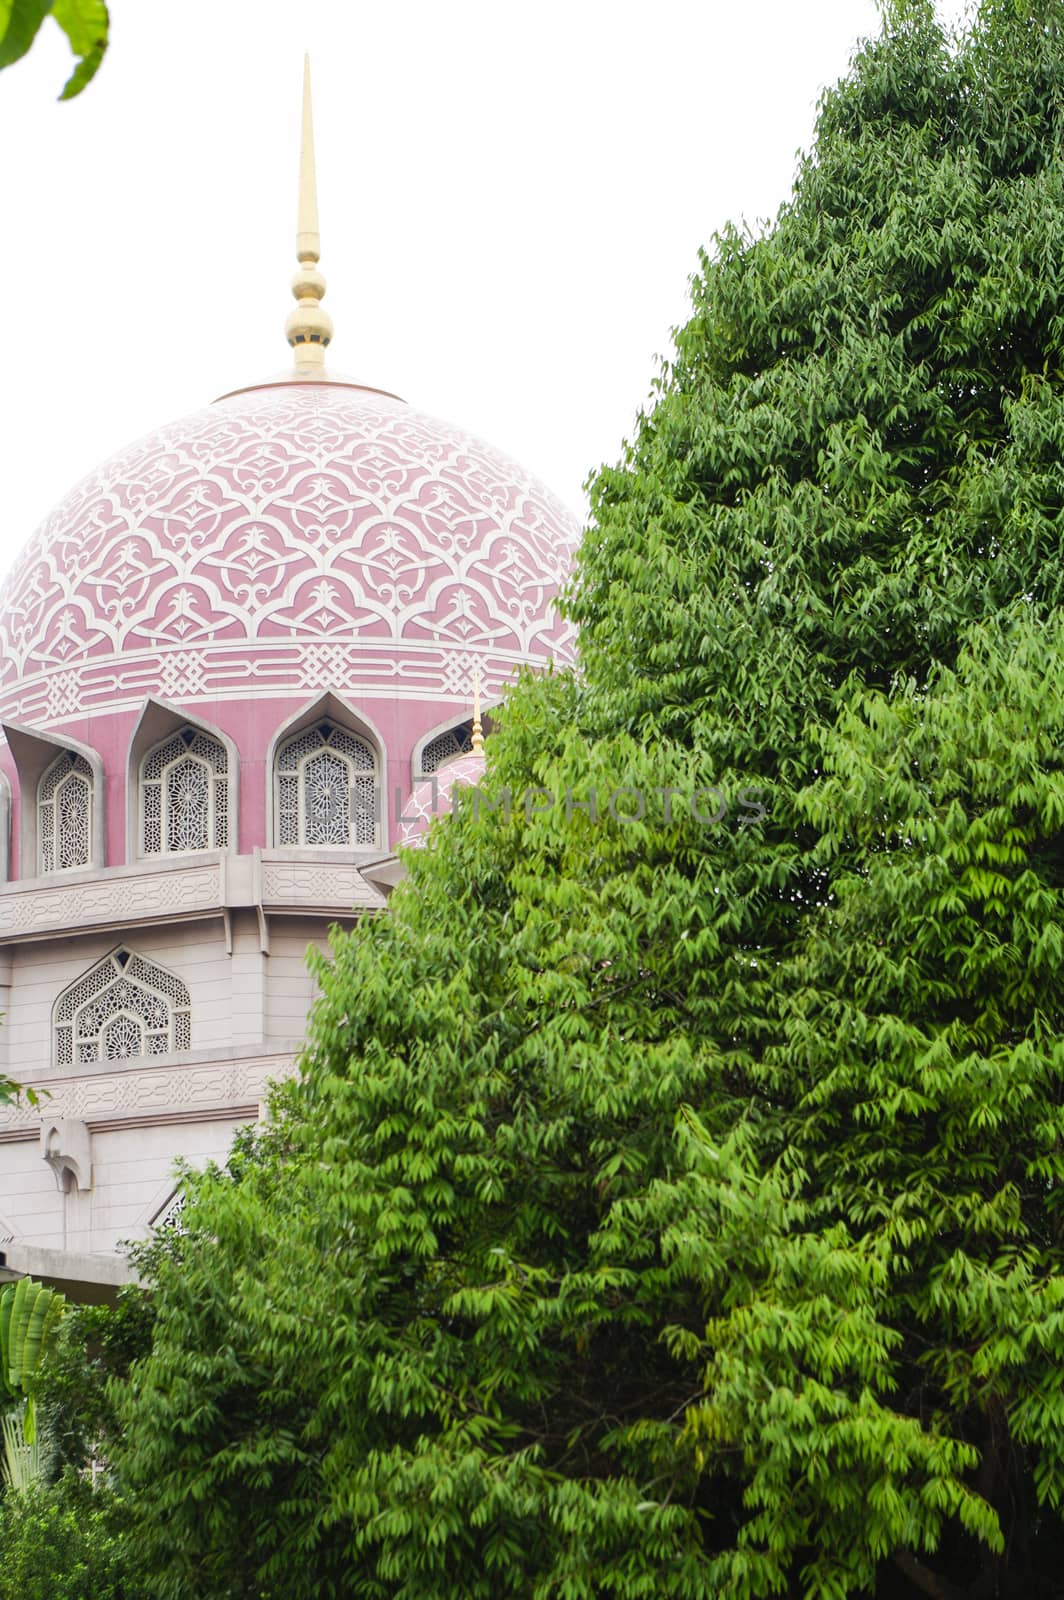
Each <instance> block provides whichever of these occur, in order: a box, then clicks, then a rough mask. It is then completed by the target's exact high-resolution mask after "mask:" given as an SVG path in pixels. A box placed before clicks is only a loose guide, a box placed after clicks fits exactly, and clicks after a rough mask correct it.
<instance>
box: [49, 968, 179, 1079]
mask: <svg viewBox="0 0 1064 1600" xmlns="http://www.w3.org/2000/svg"><path fill="white" fill-rule="evenodd" d="M189 1004H190V1002H189V993H188V989H187V988H186V986H185V985H184V984H183V983H182V981H181V979H180V978H178V977H175V976H174V974H173V973H172V972H166V971H164V969H163V968H162V967H157V966H156V965H155V963H154V962H152V961H146V960H145V959H144V957H143V956H138V955H135V954H133V953H132V952H131V951H129V950H125V949H121V950H115V951H113V952H112V953H111V954H110V955H109V956H105V957H104V958H103V960H102V961H99V962H97V964H96V965H95V966H94V967H91V968H90V969H89V971H88V972H86V973H85V974H84V976H83V977H81V978H78V980H77V981H76V982H75V983H72V984H71V985H70V987H69V988H68V989H65V990H64V991H63V993H62V994H61V995H60V997H59V1000H58V1001H57V1003H56V1008H55V1059H56V1064H57V1065H58V1066H61V1067H69V1066H74V1065H77V1066H85V1065H89V1064H91V1063H93V1062H99V1061H126V1060H129V1059H130V1058H132V1057H135V1056H160V1055H167V1054H169V1052H170V1051H172V1050H188V1049H189V1048H190V1045H191V1018H190V1013H189Z"/></svg>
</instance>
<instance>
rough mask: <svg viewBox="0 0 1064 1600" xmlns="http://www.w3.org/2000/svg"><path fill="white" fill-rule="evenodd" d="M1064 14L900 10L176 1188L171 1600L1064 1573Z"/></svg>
mask: <svg viewBox="0 0 1064 1600" xmlns="http://www.w3.org/2000/svg"><path fill="white" fill-rule="evenodd" d="M1062 27H1064V4H1062V3H1061V0H1041V3H1032V4H1027V5H1017V4H1015V3H1013V0H1008V3H1005V0H988V3H987V4H985V5H984V6H983V9H982V12H981V14H980V18H979V21H978V24H977V25H976V27H975V29H974V31H973V32H972V34H971V36H970V37H969V38H967V39H966V40H965V41H964V42H962V44H961V45H960V46H959V47H958V48H953V49H951V48H948V46H947V42H946V41H945V40H944V39H943V37H942V36H941V33H940V31H939V30H938V28H937V27H936V25H935V22H934V19H933V17H932V15H931V13H930V8H929V7H925V6H921V5H911V6H908V7H907V8H905V9H904V11H901V12H898V13H891V15H890V16H889V17H888V20H887V23H886V25H885V27H884V31H883V34H882V36H881V37H880V38H878V39H876V40H875V41H873V42H871V43H869V44H868V45H867V46H866V47H865V48H863V49H862V50H861V52H860V53H859V55H858V57H857V58H856V60H855V64H854V67H853V70H852V72H851V74H850V76H849V77H848V78H847V79H846V80H845V81H844V82H843V83H841V84H840V85H839V86H838V87H837V88H836V89H834V90H833V91H831V92H830V93H829V94H828V95H827V96H826V97H825V100H824V102H823V106H822V109H821V113H820V117H819V122H818V129H817V135H816V142H815V147H814V149H813V151H812V153H811V154H810V156H809V157H808V159H807V160H805V161H804V163H803V164H802V166H801V169H800V172H799V175H798V179H797V182H796V186H795V190H794V193H793V196H792V199H791V201H790V202H789V203H788V204H787V205H786V206H785V207H784V209H783V210H782V212H781V214H780V216H779V217H778V219H777V221H776V223H775V225H774V226H773V227H772V228H771V230H770V231H769V232H767V233H766V235H765V236H764V237H760V238H756V239H755V238H749V237H746V236H740V235H738V234H728V235H726V236H725V237H723V238H721V239H719V240H718V241H717V243H716V247H715V250H714V252H713V254H712V255H711V256H708V257H707V258H706V259H705V261H704V262H703V266H702V271H701V273H700V275H699V277H698V280H697V282H696V284H695V303H694V313H693V316H692V319H691V321H690V322H689V324H688V325H687V327H686V328H684V329H683V330H682V332H681V333H680V334H679V335H678V347H677V357H676V360H675V362H674V364H673V365H672V366H671V367H670V369H669V371H668V372H667V373H666V374H665V375H664V376H663V378H662V381H661V384H660V388H659V391H658V393H657V394H656V397H655V403H654V405H653V407H652V409H651V410H650V411H649V412H648V414H647V415H646V416H645V417H644V418H643V419H642V420H641V423H640V426H639V430H638V435H637V437H636V439H635V442H634V444H633V445H632V447H631V449H630V450H629V451H628V454H627V456H626V459H625V460H624V462H623V464H622V465H621V466H620V467H618V468H617V469H616V470H609V471H604V472H603V473H601V475H600V476H599V478H598V479H597V481H596V483H595V486H594V494H593V519H592V525H591V529H590V532H589V534H588V536H587V539H586V542H585V547H584V550H583V553H582V555H581V558H580V564H579V569H578V573H577V577H576V580H575V584H574V588H573V591H572V595H571V598H570V601H569V607H570V610H571V613H572V615H573V616H574V617H575V619H576V620H577V621H578V622H579V623H580V625H581V630H582V652H583V655H582V672H581V675H580V676H579V678H572V677H569V676H565V675H559V676H556V677H553V678H545V679H542V680H540V681H538V682H525V683H523V684H522V685H521V686H520V687H519V689H518V690H517V691H516V692H515V693H514V695H513V696H512V698H511V700H510V702H509V705H508V708H507V711H506V714H505V718H504V723H503V726H502V729H501V731H500V732H499V733H498V734H497V735H496V736H495V738H494V739H493V741H492V746H493V753H492V760H491V766H490V771H489V777H488V780H487V783H486V790H487V791H488V792H490V794H491V795H492V797H493V798H494V800H495V801H497V802H499V804H498V809H496V810H494V811H489V810H488V808H487V806H486V805H485V804H483V803H479V804H478V803H475V801H474V799H473V798H467V800H466V801H465V802H464V803H463V805H462V806H461V807H460V808H459V811H458V814H457V815H456V816H455V818H453V819H452V820H451V821H450V822H449V823H447V824H446V825H444V826H441V827H439V828H438V829H437V831H436V834H435V837H434V841H433V844H432V847H431V848H429V849H428V850H426V851H425V852H424V853H422V854H421V855H420V856H417V857H416V858H414V859H412V861H411V863H410V876H409V880H408V882H407V883H406V884H405V885H404V886H403V887H401V888H400V890H399V891H398V892H397V894H396V897H395V901H394V907H393V910H394V914H393V915H391V916H389V917H387V918H384V919H381V920H379V921H375V922H372V923H369V924H366V925H364V926H362V927H361V928H360V929H359V930H358V931H357V932H356V933H355V934H353V935H351V936H350V937H346V936H345V937H338V938H337V939H336V942H335V948H334V954H333V960H332V961H331V963H328V964H322V967H321V981H322V987H323V998H322V1001H321V1003H320V1005H319V1008H318V1010H317V1012H316V1015H315V1018H314V1021H313V1027H312V1035H311V1043H310V1047H309V1050H308V1054H307V1059H306V1063H305V1072H304V1074H303V1076H302V1078H301V1079H300V1081H299V1082H298V1083H296V1084H295V1085H292V1086H290V1087H289V1088H287V1089H286V1090H284V1091H283V1092H282V1093H281V1094H280V1095H279V1096H278V1100H277V1104H276V1107H275V1117H274V1121H273V1124H272V1126H271V1127H270V1128H269V1130H268V1131H267V1132H265V1133H264V1134H263V1135H262V1136H261V1137H260V1138H259V1139H258V1140H256V1141H251V1142H249V1143H248V1144H247V1145H246V1146H245V1147H244V1148H242V1149H241V1150H240V1151H239V1152H238V1155H237V1157H236V1159H235V1160H234V1163H233V1165H232V1169H231V1170H230V1171H229V1172H227V1173H224V1174H223V1173H214V1174H209V1175H207V1176H206V1177H205V1178H203V1179H199V1180H192V1179H190V1184H191V1187H192V1191H193V1203H192V1204H191V1205H190V1206H189V1208H188V1210H187V1211H186V1213H185V1219H186V1221H187V1224H188V1230H189V1231H188V1233H187V1235H186V1236H185V1237H184V1238H181V1239H178V1240H175V1241H174V1242H173V1246H172V1248H171V1249H170V1250H169V1251H167V1252H163V1253H161V1254H160V1256H159V1258H158V1260H157V1263H156V1267H155V1274H154V1275H155V1283H156V1289H155V1297H156V1313H157V1321H156V1324H155V1332H154V1340H153V1346H152V1351H151V1354H150V1355H149V1356H148V1357H147V1358H146V1359H144V1360H142V1361H141V1362H139V1363H136V1364H135V1365H134V1367H133V1369H132V1374H131V1377H130V1379H129V1381H128V1383H126V1384H125V1385H124V1386H122V1388H121V1390H120V1392H118V1393H117V1394H116V1400H117V1404H118V1406H119V1412H120V1416H121V1424H122V1427H121V1436H120V1438H118V1439H117V1440H116V1442H115V1443H114V1444H113V1445H112V1455H113V1460H114V1464H115V1465H116V1468H117V1471H118V1474H119V1478H120V1481H121V1482H122V1484H123V1488H124V1492H126V1493H127V1494H128V1495H129V1496H130V1497H131V1499H132V1502H133V1505H134V1510H135V1515H136V1517H137V1519H138V1528H137V1542H138V1549H140V1550H142V1551H143V1552H144V1553H145V1554H146V1555H147V1557H148V1561H149V1565H150V1568H151V1570H152V1573H153V1577H152V1579H151V1583H150V1592H151V1593H152V1594H154V1595H157V1596H159V1597H164V1600H177V1597H178V1596H187V1595H191V1594H195V1595H197V1596H202V1597H207V1600H213V1597H218V1600H221V1597H223V1596H224V1597H227V1600H236V1597H243V1596H248V1597H251V1596H255V1597H257V1596H259V1595H261V1594H269V1595H270V1596H272V1597H274V1600H289V1597H290V1600H297V1597H299V1600H302V1597H304V1596H305V1595H306V1594H308V1593H314V1594H315V1595H319V1596H322V1597H329V1596H337V1597H339V1596H348V1595H351V1596H366V1597H371V1596H372V1597H384V1596H396V1597H398V1596H402V1597H403V1600H430V1597H431V1600H437V1597H439V1596H441V1595H447V1596H451V1597H455V1600H473V1597H481V1596H484V1597H489V1596H491V1597H494V1596H497V1595H502V1594H514V1595H518V1594H519V1595H523V1596H535V1597H542V1600H546V1597H547V1596H551V1597H555V1596H556V1597H559V1600H582V1597H588V1600H590V1597H592V1596H596V1597H597V1596H615V1597H618V1600H621V1597H624V1600H628V1597H637V1596H646V1597H651V1596H652V1597H654V1600H661V1597H666V1596H674V1597H692V1600H694V1597H703V1596H707V1597H708V1596H711V1595H728V1596H734V1597H736V1600H739V1597H745V1596H765V1595H772V1594H785V1595H794V1596H799V1595H802V1596H804V1595H810V1596H818V1597H829V1596H846V1595H852V1596H859V1595H860V1596H869V1595H875V1596H877V1597H889V1596H903V1595H913V1594H925V1595H931V1596H940V1597H948V1600H954V1597H970V1600H974V1597H977V1596H990V1595H1001V1596H1005V1595H1020V1594H1023V1595H1025V1596H1028V1595H1042V1594H1049V1593H1052V1592H1053V1590H1054V1585H1055V1584H1056V1583H1057V1582H1058V1581H1059V1578H1058V1575H1059V1573H1060V1571H1062V1570H1064V1530H1062V1527H1061V1519H1060V1506H1061V1499H1062V1495H1064V1394H1062V1386H1064V1365H1062V1363H1061V1359H1060V1358H1061V1352H1062V1333H1061V1330H1062V1326H1064V1322H1062V1319H1064V1237H1062V1216H1061V1206H1062V1196H1064V1111H1062V1106H1061V1101H1062V1072H1064V1040H1062V1037H1061V1035H1062V1028H1061V1023H1062V1016H1064V970H1062V961H1061V955H1062V942H1064V901H1062V882H1064V758H1062V751H1064V670H1062V668H1064V632H1062V619H1061V612H1060V602H1061V589H1062V585H1064V569H1062V564H1061V559H1060V557H1061V531H1060V530H1061V525H1062V524H1061V508H1062V503H1064V468H1062V466H1061V459H1062V456H1064V316H1062V313H1064V290H1062V287H1061V286H1062V284H1064V164H1062V162H1061V149H1060V143H1061V127H1062V122H1061V117H1062V90H1064V42H1062V32H1061V30H1062ZM505 789H509V790H510V791H511V792H512V794H513V796H514V797H515V803H514V805H513V807H512V810H511V814H510V815H509V817H507V816H506V815H505V810H504V807H503V805H502V803H501V795H502V792H503V790H505ZM622 789H623V790H625V791H626V793H625V794H623V795H619V794H618V793H617V792H616V791H619V790H622ZM710 790H713V791H716V792H715V793H712V794H711V793H710V792H709V791H710ZM531 791H535V792H531ZM548 793H549V794H551V795H553V796H555V797H557V799H556V801H555V803H553V804H552V803H550V802H549V800H548V798H547V795H548ZM593 797H594V798H593ZM760 808H763V814H761V809H760ZM625 818H627V819H630V820H624V819H625Z"/></svg>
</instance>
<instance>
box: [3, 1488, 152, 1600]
mask: <svg viewBox="0 0 1064 1600" xmlns="http://www.w3.org/2000/svg"><path fill="white" fill-rule="evenodd" d="M122 1535H123V1507H122V1504H121V1501H119V1500H117V1499H116V1498H115V1497H114V1496H113V1495H112V1494H111V1493H110V1492H109V1491H108V1490H107V1489H106V1488H97V1489H96V1490H93V1489H92V1488H91V1487H90V1486H89V1485H88V1484H87V1483H85V1482H83V1481H82V1480H80V1479H79V1478H78V1477H77V1476H76V1475H74V1474H69V1475H67V1476H66V1477H64V1478H63V1479H61V1480H60V1482H58V1483H56V1484H53V1485H51V1486H50V1487H48V1488H44V1487H41V1486H38V1487H36V1488H34V1489H33V1490H31V1491H30V1492H29V1493H28V1494H26V1495H21V1496H19V1497H18V1498H17V1500H16V1499H14V1498H12V1497H11V1496H5V1497H2V1498H0V1549H2V1550H3V1559H2V1560H0V1600H141V1597H142V1596H143V1594H144V1590H143V1588H142V1587H141V1584H142V1578H141V1575H140V1573H139V1571H138V1568H137V1564H136V1552H135V1547H134V1546H133V1545H132V1544H131V1543H129V1542H128V1541H125V1540H124V1539H123V1536H122Z"/></svg>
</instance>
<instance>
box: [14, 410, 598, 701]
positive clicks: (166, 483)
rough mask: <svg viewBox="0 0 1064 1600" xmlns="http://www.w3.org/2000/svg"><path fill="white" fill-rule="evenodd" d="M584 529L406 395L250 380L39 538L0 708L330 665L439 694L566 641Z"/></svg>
mask: <svg viewBox="0 0 1064 1600" xmlns="http://www.w3.org/2000/svg"><path fill="white" fill-rule="evenodd" d="M576 537H577V529H576V526H575V524H574V522H573V520H572V518H571V517H570V516H569V514H568V513H567V512H566V511H565V509H564V507H563V506H562V505H561V504H560V502H559V501H557V500H556V499H555V498H554V497H553V496H552V495H551V494H550V493H549V491H547V490H546V489H545V488H544V487H543V486H542V485H541V484H539V483H538V482H536V480H535V479H533V478H532V477H530V476H529V475H528V474H527V473H526V472H525V471H524V470H523V469H522V468H521V467H519V466H518V465H517V464H516V463H514V462H513V461H511V460H509V459H508V458H507V457H505V456H503V455H501V454H499V453H498V452H497V451H495V450H494V449H493V448H492V447H490V446H489V445H486V444H484V443H483V442H482V441H481V440H479V439H477V438H475V437H474V436H472V435H470V434H466V433H464V432H462V431H461V430H460V429H457V428H454V427H452V426H451V425H450V424H447V423H443V422H440V421H438V420H437V419H436V418H433V417H430V416H427V415H425V414H424V413H421V412H417V411H414V410H411V409H410V408H409V407H407V406H406V405H404V404H403V403H402V402H401V401H399V400H395V399H393V398H391V397H389V396H385V395H380V394H375V393H373V392H371V391H368V390H360V389H357V388H354V387H347V386H344V385H298V384H295V385H293V384H287V385H285V384H281V385H277V386H275V387H270V388H264V389H259V390H252V391H249V392H247V393H244V394H239V395H234V396H231V397H229V398H228V399H226V400H223V401H219V402H217V403H216V404H215V405H213V406H209V407H206V408H205V409H204V410H202V411H198V412H194V413H193V414H192V415H191V416H190V417H187V418H184V419H183V420H181V421H178V422H175V423H173V424H171V425H169V426H167V427H164V428H161V429H159V430H158V431H157V432H155V433H152V434H149V435H148V436H147V437H146V438H145V439H143V440H141V441H139V442H138V443H136V444H133V445H131V446H129V448H127V449H126V450H124V451H122V452H121V453H120V454H118V455H116V456H114V457H112V459H111V460H110V461H108V462H106V463H105V464H104V465H103V466H102V467H100V468H99V469H98V470H97V471H96V472H95V473H93V474H91V475H90V476H89V477H88V478H85V479H84V480H83V481H82V482H81V483H80V484H79V485H78V486H77V487H76V488H75V489H74V490H73V491H72V492H71V493H70V494H69V495H68V496H67V498H66V499H65V500H64V501H63V502H62V503H61V504H60V505H59V507H58V508H57V509H56V510H55V511H54V512H53V513H52V515H51V516H50V517H49V518H48V520H47V521H46V522H45V523H44V524H43V526H42V527H41V528H40V530H39V531H38V532H37V534H36V535H35V536H34V538H33V539H32V540H31V542H30V544H29V546H28V547H27V549H26V550H25V551H24V552H23V554H22V556H21V558H20V559H19V561H18V563H17V565H16V567H15V569H14V571H13V572H12V574H11V576H10V577H9V579H8V581H7V583H6V584H5V586H4V588H3V591H2V592H0V710H2V711H3V712H4V714H6V715H8V716H14V715H19V716H22V717H26V718H27V719H34V720H37V721H38V722H40V721H45V720H48V721H55V720H60V719H63V718H66V717H68V716H71V715H76V714H78V713H79V712H84V711H91V710H95V709H103V708H107V709H116V708H117V706H118V705H119V704H125V703H126V702H133V701H138V702H139V700H141V699H142V698H143V696H144V695H145V694H146V693H161V694H163V695H164V696H165V697H176V698H184V697H185V696H186V695H189V694H195V695H201V694H204V695H210V694H222V695H226V694H235V693H239V694H241V695H246V694H249V693H250V694H252V695H255V694H261V695H264V696H268V695H276V694H277V693H278V692H283V691H284V690H286V689H292V688H304V687H305V686H307V685H308V684H311V683H318V682H324V681H326V680H328V681H329V683H330V685H331V686H332V687H334V688H337V689H339V690H341V691H342V690H343V689H344V688H345V687H352V688H353V687H354V686H356V685H357V686H359V687H360V688H362V689H366V688H367V687H369V688H372V687H373V686H374V685H375V684H376V685H377V686H379V688H380V689H381V691H385V690H391V691H392V692H394V691H395V689H396V688H397V687H400V686H402V685H404V684H405V685H406V686H407V692H410V691H413V692H414V693H415V694H416V693H419V692H420V690H421V688H422V686H424V688H425V689H426V690H427V691H428V692H429V694H430V695H431V693H432V692H433V685H440V686H443V685H452V684H453V683H455V682H457V681H463V682H464V680H465V678H466V676H467V675H468V669H467V665H466V664H467V663H468V662H469V661H470V660H471V659H474V658H475V659H476V660H477V661H478V662H479V663H480V664H481V665H482V669H483V676H484V679H485V682H486V683H487V682H490V681H491V680H495V681H496V682H497V683H499V685H500V686H501V684H502V683H504V682H505V680H506V679H507V678H508V677H509V676H510V675H511V674H512V672H513V670H514V669H515V668H516V667H518V666H520V665H521V664H522V663H526V662H527V663H530V664H533V665H542V664H543V662H544V660H545V659H547V658H550V657H554V658H555V659H560V660H568V659H569V658H570V656H571V651H572V630H571V628H570V627H569V625H568V624H567V623H565V622H563V621H562V620H561V619H560V618H559V616H558V614H557V612H556V610H555V608H554V605H553V598H554V595H555V593H556V591H557V589H558V587H559V585H560V584H561V583H562V582H564V580H565V577H566V574H567V572H568V568H569V563H570V559H571V556H572V551H573V547H574V544H575V541H576ZM337 674H339V675H340V679H339V681H338V680H337V677H336V675H337ZM437 692H439V690H437Z"/></svg>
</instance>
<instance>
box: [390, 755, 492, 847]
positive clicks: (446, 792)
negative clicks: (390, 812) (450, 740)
mask: <svg viewBox="0 0 1064 1600" xmlns="http://www.w3.org/2000/svg"><path fill="white" fill-rule="evenodd" d="M484 772H485V762H484V752H483V751H482V750H479V751H478V750H472V751H470V753H469V754H468V755H465V756H459V757H458V759H457V760H456V761H449V762H448V763H447V765H446V766H445V767H441V768H440V769H439V771H438V772H437V773H436V774H435V775H434V777H432V778H422V779H420V780H419V781H418V782H417V783H415V785H414V787H413V789H412V790H411V791H410V793H409V795H408V796H407V798H406V803H405V804H404V806H403V813H402V816H401V818H400V819H399V830H398V832H397V834H396V839H395V843H396V844H404V845H409V846H411V847H412V848H415V849H417V848H420V846H421V845H423V844H424V842H425V835H426V834H427V833H428V830H429V826H430V824H431V823H432V819H433V817H446V816H448V815H449V814H450V813H451V812H452V811H453V810H454V802H455V798H456V794H455V791H456V790H457V789H460V788H462V787H465V788H468V789H475V788H477V787H478V786H479V785H480V784H482V783H483V782H484Z"/></svg>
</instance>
